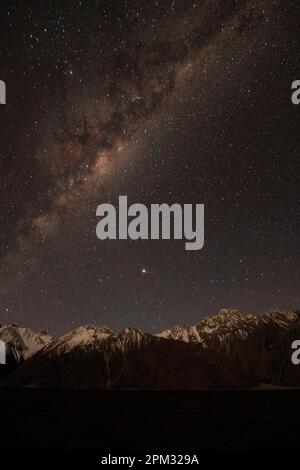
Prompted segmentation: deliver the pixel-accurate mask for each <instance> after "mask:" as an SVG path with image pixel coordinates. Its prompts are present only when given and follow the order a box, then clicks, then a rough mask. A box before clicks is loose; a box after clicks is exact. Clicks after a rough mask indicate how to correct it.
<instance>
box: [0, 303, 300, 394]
mask: <svg viewBox="0 0 300 470" xmlns="http://www.w3.org/2000/svg"><path fill="white" fill-rule="evenodd" d="M1 339H2V340H4V341H7V340H9V341H10V344H13V345H14V346H13V347H15V348H17V349H18V350H19V351H20V354H21V356H22V359H24V360H22V361H19V362H21V363H20V365H18V367H16V368H15V370H13V371H11V370H10V371H9V372H10V373H9V374H7V375H6V377H5V379H2V385H3V386H9V387H20V386H26V387H45V388H61V389H64V388H71V389H99V390H106V389H108V390H111V389H119V390H124V389H126V390H128V389H132V390H200V389H201V390H211V389H222V390H223V389H248V388H258V387H299V386H300V367H297V366H294V365H293V364H292V362H291V354H292V349H291V344H292V342H293V341H294V340H295V339H300V311H298V310H293V311H288V312H281V311H270V312H267V313H265V314H264V315H254V314H245V313H241V312H240V311H238V310H221V311H220V312H219V313H218V314H217V315H214V316H210V317H205V318H203V319H202V320H201V321H200V322H199V324H197V325H195V326H179V325H178V326H175V327H174V328H171V329H169V330H166V331H163V332H161V333H159V334H157V335H152V334H149V333H146V332H143V331H141V330H138V329H135V328H126V329H124V330H122V331H120V332H114V331H112V330H110V329H109V328H107V327H106V326H101V327H96V326H91V325H87V326H82V327H80V328H77V329H76V330H74V331H71V332H70V333H67V334H66V335H63V336H61V337H59V338H56V339H54V338H52V337H51V336H50V335H48V334H47V333H46V332H39V333H37V332H33V331H32V330H30V329H28V328H21V327H18V326H16V325H9V326H6V327H1V328H0V340H1ZM16 365H17V364H16Z"/></svg>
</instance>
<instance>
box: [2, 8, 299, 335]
mask: <svg viewBox="0 0 300 470" xmlns="http://www.w3.org/2000/svg"><path fill="white" fill-rule="evenodd" d="M69 3H70V5H69V6H70V8H69V7H67V6H63V5H62V4H61V2H58V1H54V2H51V3H50V2H46V1H45V2H44V1H42V2H40V3H39V6H35V7H33V6H28V5H26V6H24V5H23V6H22V7H20V6H19V5H18V2H7V3H6V2H4V3H3V6H1V16H2V20H1V21H2V25H1V41H2V44H3V47H2V48H1V56H0V57H1V76H0V78H1V79H4V80H5V82H6V85H7V89H8V97H7V105H5V106H1V108H0V123H1V162H2V169H1V178H2V186H1V187H2V190H1V191H2V197H1V216H2V227H3V229H2V234H1V237H2V238H1V240H2V242H1V247H0V249H1V250H0V251H1V260H2V262H1V273H0V276H1V277H0V281H1V285H0V288H1V292H0V296H1V309H2V311H1V318H2V321H3V322H6V321H17V322H19V323H22V324H26V325H30V326H33V327H38V328H47V329H49V330H50V331H51V332H54V333H57V332H61V331H65V330H68V329H71V328H73V327H75V326H78V325H80V324H85V323H95V324H101V323H106V324H108V326H111V327H113V328H121V327H124V326H128V325H133V326H137V327H142V328H144V329H148V330H158V329H161V328H164V327H166V326H170V325H173V324H174V323H178V322H180V323H193V322H197V321H198V320H199V318H200V317H201V316H202V315H203V314H207V313H212V312H215V311H217V310H218V309H219V308H222V307H237V308H241V309H243V310H246V311H255V312H257V313H259V312H260V311H262V310H266V309H272V308H292V307H295V306H296V303H297V302H298V300H299V299H298V297H297V286H296V279H297V276H296V274H297V272H296V263H295V256H296V226H295V225H296V221H295V216H294V214H295V211H296V207H297V204H296V200H297V195H296V175H295V166H296V155H297V152H298V151H299V139H298V138H297V134H299V132H298V130H297V109H296V108H295V107H293V106H291V100H290V84H291V83H292V81H293V80H294V79H295V78H297V73H298V72H299V58H298V57H299V54H298V52H299V45H298V37H297V35H298V33H299V31H298V30H299V26H298V24H297V21H296V19H295V18H296V15H295V9H293V8H292V7H293V3H292V2H291V3H289V2H283V1H279V0H278V1H277V0H269V1H267V0H266V1H263V2H261V1H260V2H258V1H251V2H250V1H226V0H222V1H221V0H219V1H198V2H195V1H186V0H181V1H172V2H170V1H164V2H160V1H156V2H151V1H148V2H145V3H144V2H141V1H140V2H137V1H124V2H118V4H117V5H116V2H109V1H104V2H98V1H94V2H93V1H91V2H88V3H87V2H79V1H71V2H69ZM16 31H18V34H17V35H16V34H15V32H16ZM299 76H300V74H299ZM120 194H126V195H128V197H129V199H130V202H132V203H134V202H143V203H146V204H151V203H157V202H167V203H173V202H179V203H185V202H189V203H204V204H205V206H206V214H207V216H206V217H207V220H206V224H207V228H206V243H205V248H203V250H201V253H197V254H189V253H184V252H182V250H181V247H180V244H179V245H178V244H177V243H175V242H171V241H170V242H168V241H163V242H156V241H155V242H154V241H151V240H149V241H140V242H135V243H133V242H131V241H122V242H121V241H118V242H113V241H111V242H101V243H99V241H98V240H97V238H96V235H95V226H96V222H97V220H96V217H95V212H96V207H97V205H98V204H99V203H101V202H112V203H116V202H117V199H118V196H119V195H120ZM143 274H147V275H143Z"/></svg>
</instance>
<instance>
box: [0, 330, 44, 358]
mask: <svg viewBox="0 0 300 470" xmlns="http://www.w3.org/2000/svg"><path fill="white" fill-rule="evenodd" d="M52 339H53V338H52V337H51V336H50V335H48V333H47V332H46V331H40V332H36V331H33V330H31V329H30V328H24V327H22V326H18V325H16V324H15V323H12V324H10V325H7V326H2V325H0V340H2V341H4V342H5V343H7V344H10V345H12V346H13V345H14V346H15V347H16V348H17V349H18V350H19V351H20V353H21V354H22V356H23V357H24V359H26V358H28V357H29V356H31V355H32V354H34V353H35V352H36V351H38V350H39V349H41V348H43V347H44V346H46V344H49V343H50V342H51V341H52Z"/></svg>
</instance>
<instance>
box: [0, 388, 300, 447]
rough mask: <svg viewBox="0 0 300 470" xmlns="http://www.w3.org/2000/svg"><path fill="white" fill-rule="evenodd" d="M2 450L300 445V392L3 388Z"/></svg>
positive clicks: (0, 401) (0, 399) (0, 395)
mask: <svg viewBox="0 0 300 470" xmlns="http://www.w3.org/2000/svg"><path fill="white" fill-rule="evenodd" d="M0 416H1V426H0V429H1V431H0V443H1V450H5V449H7V450H8V449H20V450H21V449H28V450H29V449H36V450H43V449H47V450H58V449H62V450H86V449H94V450H96V449H97V450H98V449H99V450H103V451H105V450H106V451H108V450H109V451H113V450H114V449H124V450H126V449H132V450H147V451H151V450H155V449H158V448H159V449H161V450H168V449H169V450H171V449H173V450H174V449H177V450H179V449H181V450H187V449H194V450H195V449H197V450H199V451H200V450H205V449H293V448H294V449H295V448H296V449H297V448H300V442H299V429H300V391H284V390H274V391H249V392H191V393H186V392H184V393H183V392H179V393H169V392H168V393H164V392H154V393H153V392H152V393H146V392H82V391H80V392H79V391H78V392H77V391H62V392H59V391H44V390H29V389H25V390H21V389H20V390H1V391H0Z"/></svg>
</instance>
